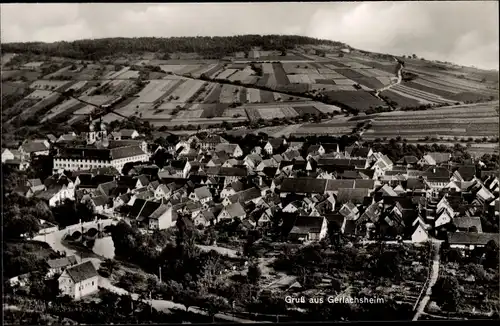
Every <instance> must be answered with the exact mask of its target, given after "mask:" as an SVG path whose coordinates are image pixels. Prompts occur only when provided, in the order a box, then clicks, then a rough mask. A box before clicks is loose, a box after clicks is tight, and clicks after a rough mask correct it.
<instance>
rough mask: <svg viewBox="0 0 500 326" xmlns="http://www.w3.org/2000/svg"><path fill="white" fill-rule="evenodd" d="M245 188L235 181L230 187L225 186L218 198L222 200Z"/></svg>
mask: <svg viewBox="0 0 500 326" xmlns="http://www.w3.org/2000/svg"><path fill="white" fill-rule="evenodd" d="M244 188H245V186H244V184H243V183H242V182H241V181H235V182H233V183H231V184H230V185H227V186H226V187H225V188H224V189H222V191H221V193H220V194H219V196H220V198H222V199H224V198H226V197H229V196H232V195H234V194H236V193H237V192H240V191H242V190H244Z"/></svg>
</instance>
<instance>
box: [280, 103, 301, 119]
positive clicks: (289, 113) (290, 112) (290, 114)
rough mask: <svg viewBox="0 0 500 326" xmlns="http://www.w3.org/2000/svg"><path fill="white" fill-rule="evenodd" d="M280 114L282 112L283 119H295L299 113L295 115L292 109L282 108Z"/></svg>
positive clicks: (289, 107) (288, 107)
mask: <svg viewBox="0 0 500 326" xmlns="http://www.w3.org/2000/svg"><path fill="white" fill-rule="evenodd" d="M281 112H283V114H284V115H285V118H295V117H297V116H299V113H297V111H296V110H294V108H292V107H291V106H285V107H282V108H281Z"/></svg>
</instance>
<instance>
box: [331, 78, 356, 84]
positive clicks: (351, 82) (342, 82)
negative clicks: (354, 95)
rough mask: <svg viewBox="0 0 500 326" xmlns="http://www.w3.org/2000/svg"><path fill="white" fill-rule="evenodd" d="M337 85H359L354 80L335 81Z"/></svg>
mask: <svg viewBox="0 0 500 326" xmlns="http://www.w3.org/2000/svg"><path fill="white" fill-rule="evenodd" d="M333 81H334V82H335V85H344V86H352V85H354V84H357V83H356V82H355V81H354V80H351V79H347V78H344V79H334V80H333Z"/></svg>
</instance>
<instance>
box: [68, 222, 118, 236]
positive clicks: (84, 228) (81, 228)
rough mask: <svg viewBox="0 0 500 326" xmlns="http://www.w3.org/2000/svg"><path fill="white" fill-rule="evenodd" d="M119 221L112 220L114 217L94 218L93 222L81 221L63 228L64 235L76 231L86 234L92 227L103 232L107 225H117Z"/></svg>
mask: <svg viewBox="0 0 500 326" xmlns="http://www.w3.org/2000/svg"><path fill="white" fill-rule="evenodd" d="M116 223H117V221H115V220H112V219H106V220H97V219H96V220H94V221H91V222H83V223H82V222H80V223H78V224H73V225H69V226H67V227H66V228H64V229H62V230H61V231H62V232H63V234H64V235H73V234H74V233H75V232H80V233H82V234H85V233H86V232H88V231H89V230H91V229H95V230H96V231H98V232H101V231H103V230H104V228H105V227H107V226H110V225H115V224H116Z"/></svg>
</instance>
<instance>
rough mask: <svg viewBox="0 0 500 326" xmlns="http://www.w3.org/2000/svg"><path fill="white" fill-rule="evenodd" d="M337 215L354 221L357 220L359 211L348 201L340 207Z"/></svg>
mask: <svg viewBox="0 0 500 326" xmlns="http://www.w3.org/2000/svg"><path fill="white" fill-rule="evenodd" d="M339 213H340V214H341V215H342V216H344V217H345V218H347V219H350V220H356V219H358V218H359V209H358V208H357V207H356V205H354V204H353V203H352V202H350V201H349V202H347V203H345V204H344V205H342V207H341V208H340V210H339Z"/></svg>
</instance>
